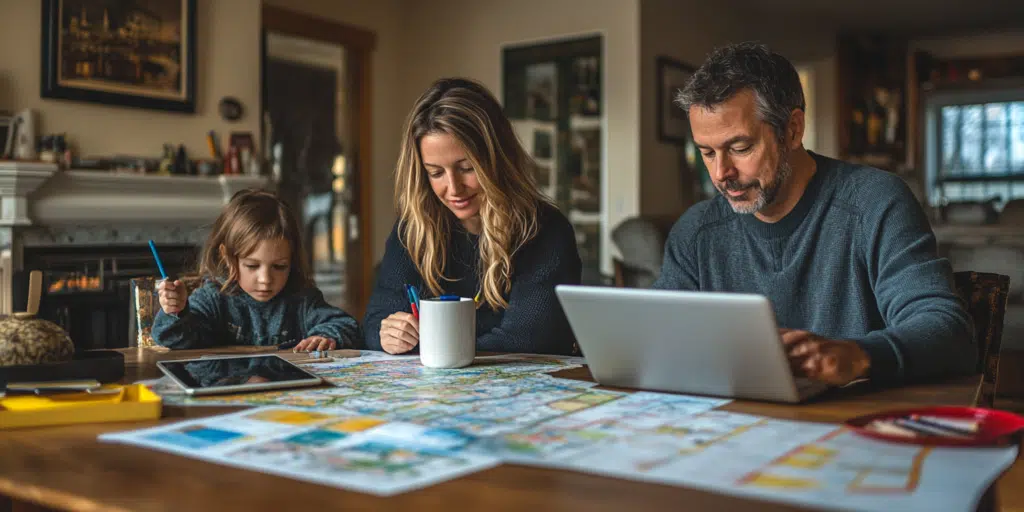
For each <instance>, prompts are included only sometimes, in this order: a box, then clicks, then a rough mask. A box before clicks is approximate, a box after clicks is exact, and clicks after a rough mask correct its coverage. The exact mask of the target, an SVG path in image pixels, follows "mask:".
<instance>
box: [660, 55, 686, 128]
mask: <svg viewBox="0 0 1024 512" xmlns="http://www.w3.org/2000/svg"><path fill="white" fill-rule="evenodd" d="M657 67H658V82H657V83H658V94H657V102H658V107H657V108H658V139H659V140H661V141H662V142H667V143H671V144H678V145H684V144H686V141H687V140H689V138H690V122H689V121H688V120H687V119H686V112H683V110H682V109H681V108H679V107H678V106H676V104H675V98H676V94H678V92H679V90H680V89H682V88H683V87H684V86H685V85H686V81H687V80H689V79H690V76H691V75H693V72H694V71H696V68H694V67H693V66H690V65H689V64H685V63H683V62H680V61H678V60H675V59H673V58H671V57H666V56H659V57H658V61H657Z"/></svg>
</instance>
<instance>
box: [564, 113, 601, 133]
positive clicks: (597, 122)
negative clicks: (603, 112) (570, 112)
mask: <svg viewBox="0 0 1024 512" xmlns="http://www.w3.org/2000/svg"><path fill="white" fill-rule="evenodd" d="M569 129H570V130H599V129H601V116H572V117H570V118H569Z"/></svg>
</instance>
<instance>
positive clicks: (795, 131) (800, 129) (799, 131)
mask: <svg viewBox="0 0 1024 512" xmlns="http://www.w3.org/2000/svg"><path fill="white" fill-rule="evenodd" d="M804 115H805V114H804V111H803V109H799V108H795V109H793V111H792V112H790V114H789V124H788V125H787V126H786V148H787V149H791V150H792V149H797V148H799V147H800V146H801V145H802V144H803V141H804V129H805V128H806V127H807V125H806V124H805V121H806V119H805V118H804Z"/></svg>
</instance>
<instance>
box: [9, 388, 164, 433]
mask: <svg viewBox="0 0 1024 512" xmlns="http://www.w3.org/2000/svg"><path fill="white" fill-rule="evenodd" d="M118 388H120V392H119V393H115V394H111V395H91V394H88V393H68V394H63V395H49V396H31V395H28V396H11V397H6V398H0V429H2V428H20V427H41V426H46V425H69V424H72V423H100V422H108V421H139V420H148V419H157V418H159V417H160V412H161V405H162V404H161V400H160V396H159V395H157V394H155V393H153V392H152V391H150V390H149V388H147V387H146V386H144V385H142V384H130V385H127V386H122V385H118V384H108V385H105V386H103V389H118Z"/></svg>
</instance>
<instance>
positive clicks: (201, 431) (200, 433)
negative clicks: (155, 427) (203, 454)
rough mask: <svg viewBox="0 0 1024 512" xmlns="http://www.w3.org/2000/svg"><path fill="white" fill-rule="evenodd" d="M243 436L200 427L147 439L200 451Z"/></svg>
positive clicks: (165, 433)
mask: <svg viewBox="0 0 1024 512" xmlns="http://www.w3.org/2000/svg"><path fill="white" fill-rule="evenodd" d="M242 435H243V434H241V433H239V432H232V431H230V430H221V429H218V428H210V427H203V426H199V427H189V428H186V429H184V430H174V431H169V432H158V433H156V434H152V435H149V436H147V439H150V440H152V441H158V442H161V443H165V444H169V445H173V446H180V447H182V448H189V449H193V450H198V449H202V448H207V447H210V446H213V445H215V444H220V443H223V442H227V441H231V440H232V439H235V438H238V437H242Z"/></svg>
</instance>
